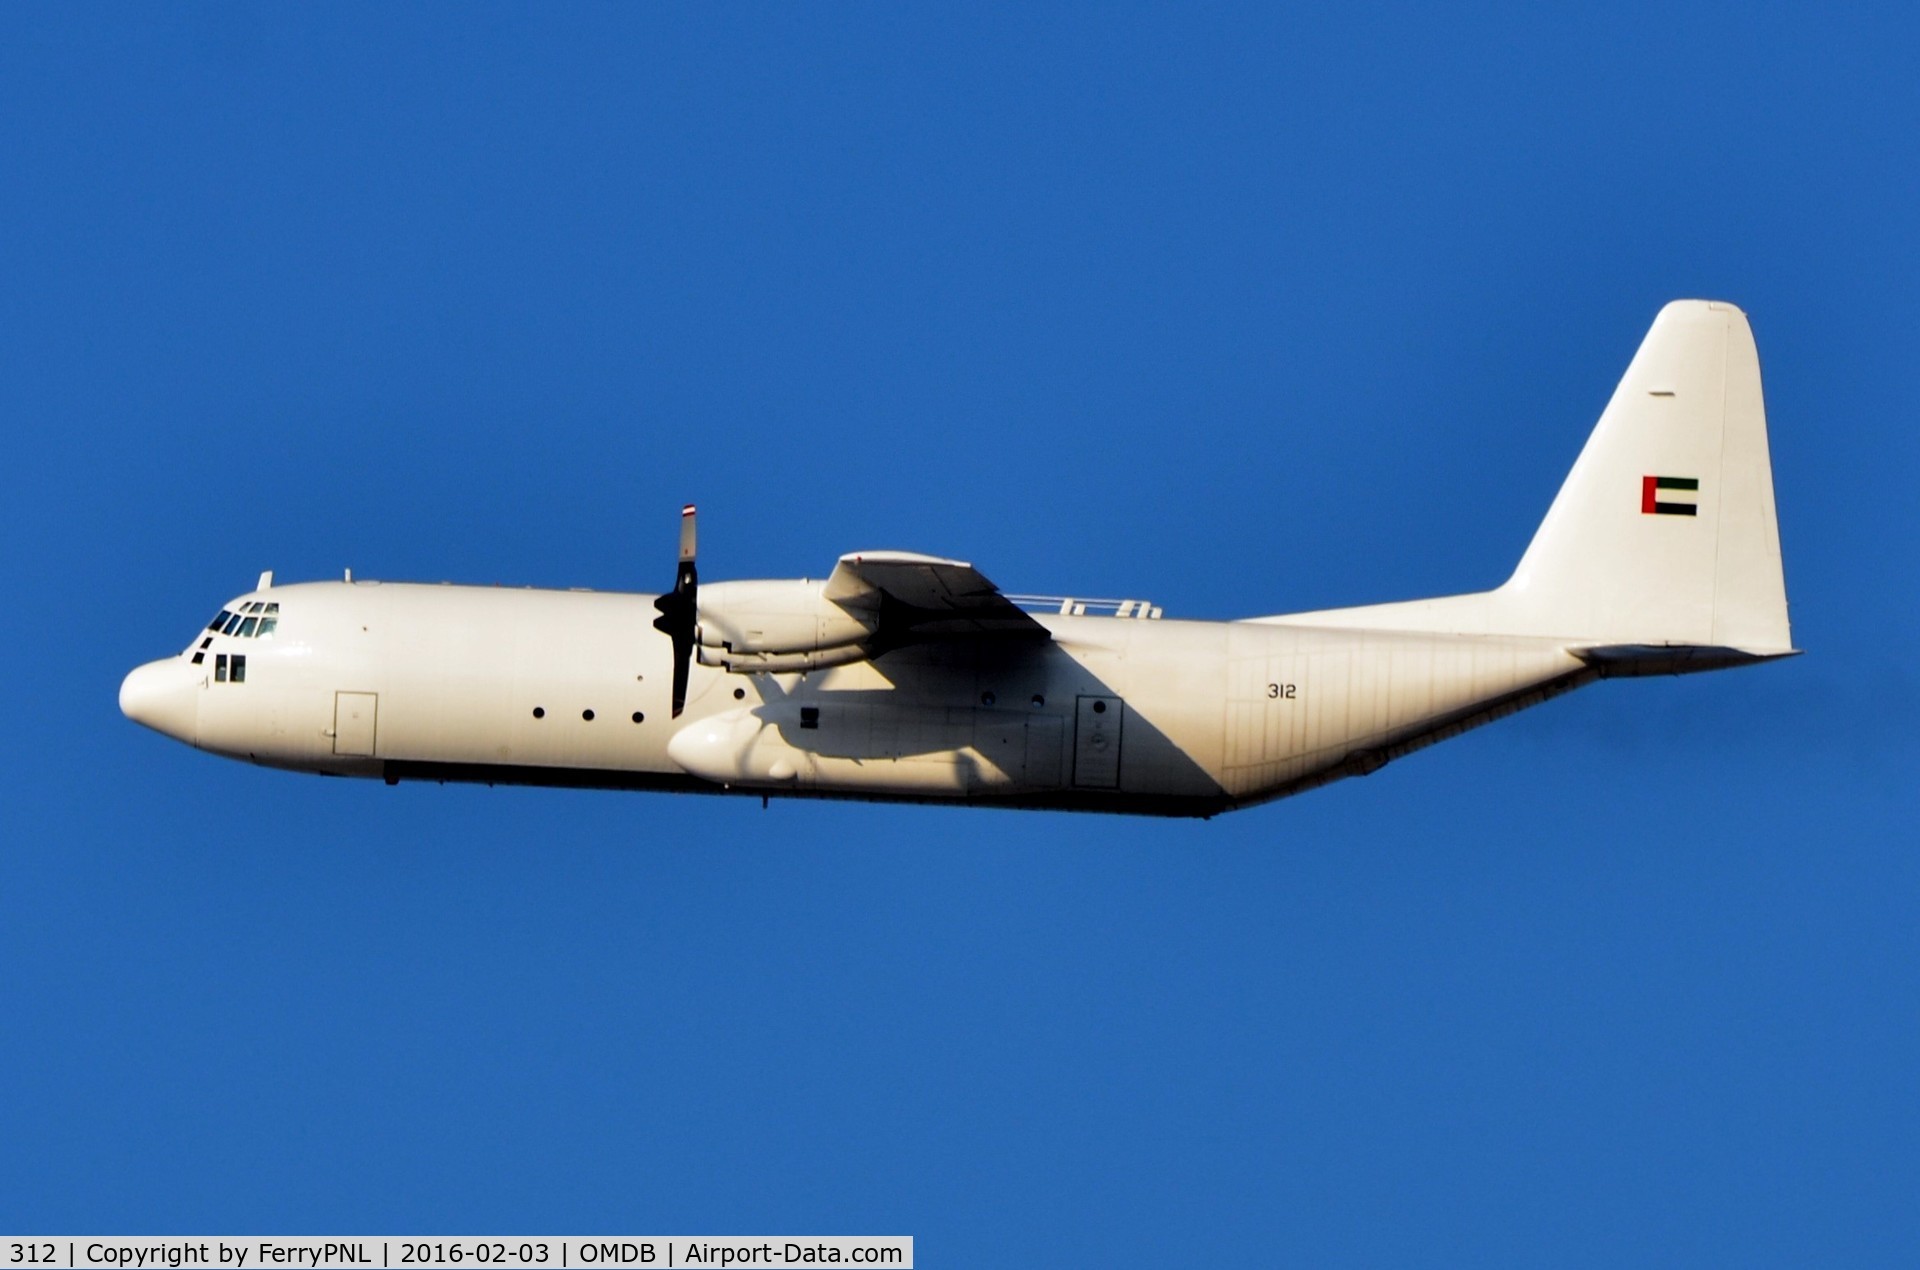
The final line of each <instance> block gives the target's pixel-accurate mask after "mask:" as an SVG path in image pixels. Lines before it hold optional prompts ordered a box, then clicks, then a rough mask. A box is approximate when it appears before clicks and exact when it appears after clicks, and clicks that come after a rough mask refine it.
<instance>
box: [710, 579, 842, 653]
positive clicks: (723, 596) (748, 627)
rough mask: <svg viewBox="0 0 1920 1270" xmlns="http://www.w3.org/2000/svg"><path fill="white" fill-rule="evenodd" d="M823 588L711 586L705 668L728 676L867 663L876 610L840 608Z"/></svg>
mask: <svg viewBox="0 0 1920 1270" xmlns="http://www.w3.org/2000/svg"><path fill="white" fill-rule="evenodd" d="M826 585H827V584H826V583H825V582H808V581H803V580H801V579H797V578H795V579H775V580H769V581H764V582H710V583H707V584H706V585H704V586H702V587H701V588H700V614H699V622H698V625H697V626H695V628H694V638H695V640H697V641H698V642H699V644H700V646H701V648H700V663H701V664H702V665H705V666H714V665H724V666H726V667H727V669H729V670H741V671H749V670H782V671H784V670H812V669H816V668H818V667H820V666H832V665H843V664H845V663H846V662H850V661H858V660H859V659H860V657H861V656H862V654H861V652H860V649H859V645H860V644H862V643H864V642H865V641H866V640H867V639H868V638H869V637H871V636H872V635H873V632H874V629H875V627H876V626H878V625H879V621H880V614H879V611H878V610H877V609H872V608H862V607H854V606H848V605H842V604H838V603H836V602H834V601H833V600H829V599H828V598H827V597H826V595H825V594H824V592H825V590H826Z"/></svg>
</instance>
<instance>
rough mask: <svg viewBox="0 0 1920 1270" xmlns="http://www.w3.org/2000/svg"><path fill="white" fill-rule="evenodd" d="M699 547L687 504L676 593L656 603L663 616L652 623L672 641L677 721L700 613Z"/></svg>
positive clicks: (683, 510) (682, 516) (683, 705)
mask: <svg viewBox="0 0 1920 1270" xmlns="http://www.w3.org/2000/svg"><path fill="white" fill-rule="evenodd" d="M697 545H698V540H697V535H696V530H695V528H694V507H693V504H692V503H688V504H687V505H686V506H685V507H682V508H681V509H680V567H679V569H678V570H677V571H676V572H675V573H674V577H673V590H672V591H669V592H668V593H667V594H665V595H663V596H660V597H659V598H657V599H655V600H654V602H653V607H654V608H656V609H658V610H660V616H659V617H656V618H654V619H653V629H655V630H656V631H659V632H661V633H662V634H664V635H666V636H667V637H668V638H669V639H671V640H672V641H673V717H674V718H676V719H677V718H679V717H680V712H681V711H682V710H684V709H685V708H686V705H687V671H688V667H689V666H690V665H691V663H692V661H693V625H694V619H695V617H696V615H697V614H698V613H699V611H700V571H699V569H698V568H696V567H695V565H694V555H695V552H696V549H697Z"/></svg>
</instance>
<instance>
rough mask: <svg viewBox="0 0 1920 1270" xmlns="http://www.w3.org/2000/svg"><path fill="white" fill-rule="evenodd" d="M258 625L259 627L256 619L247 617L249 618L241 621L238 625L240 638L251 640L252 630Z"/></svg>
mask: <svg viewBox="0 0 1920 1270" xmlns="http://www.w3.org/2000/svg"><path fill="white" fill-rule="evenodd" d="M258 625H260V619H259V618H257V617H249V618H245V619H243V620H242V621H241V623H240V630H239V632H238V634H239V636H240V638H241V639H252V638H253V629H254V627H256V626H258Z"/></svg>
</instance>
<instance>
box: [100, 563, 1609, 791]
mask: <svg viewBox="0 0 1920 1270" xmlns="http://www.w3.org/2000/svg"><path fill="white" fill-rule="evenodd" d="M653 598H654V597H652V596H650V595H640V594H622V593H613V592H591V591H543V590H521V589H508V588H499V587H468V586H452V585H438V586H434V585H416V584H402V583H377V582H357V583H349V582H326V583H303V584H297V585H291V586H282V587H272V588H270V589H266V590H261V591H257V592H254V593H252V594H250V595H247V596H243V597H241V598H240V599H238V600H236V601H234V602H233V603H232V604H229V605H228V609H229V610H231V611H235V612H240V611H243V610H245V609H247V608H249V607H250V606H252V605H255V604H261V605H264V604H265V603H272V604H275V605H276V606H277V614H276V616H277V623H276V627H275V629H274V631H273V633H272V635H271V636H269V637H265V638H262V637H259V636H257V635H256V636H254V637H250V638H249V637H243V636H241V635H239V634H232V635H228V634H220V633H216V632H211V631H210V632H203V633H202V635H200V636H198V637H196V638H195V640H194V642H193V645H192V646H191V647H189V648H188V649H187V650H185V651H184V652H183V653H181V654H180V656H178V657H176V658H171V659H168V660H165V661H161V662H153V663H149V664H148V665H146V666H142V667H140V668H138V669H137V670H135V671H134V672H133V674H132V675H130V676H129V677H128V679H127V683H126V685H125V687H124V688H123V689H122V705H123V708H125V709H126V710H127V713H128V714H129V715H131V716H132V717H134V718H136V719H137V720H139V721H140V722H143V723H146V724H148V725H149V726H152V727H155V728H156V729H158V730H160V731H163V732H166V733H167V734H169V735H172V736H175V737H177V738H178V739H180V740H183V741H186V742H188V743H190V744H193V745H196V746H198V747H199V748H201V749H204V750H208V751H211V752H213V753H217V754H223V755H226V756H229V757H233V758H242V759H247V760H249V761H252V762H256V763H260V764H265V765H269V766H274V767H284V768H291V769H295V770H302V771H312V772H321V773H328V774H334V775H345V776H370V777H384V778H385V779H387V780H388V781H398V780H412V779H425V780H473V781H488V782H498V783H524V784H556V785H587V786H603V787H614V788H639V789H679V790H702V791H708V792H720V791H731V792H736V793H749V794H793V795H801V796H808V795H811V796H816V797H853V798H882V799H905V800H923V801H935V800H937V801H952V800H962V801H970V802H974V803H978V804H982V805H1003V806H1022V807H1036V806H1039V807H1059V808H1068V809H1084V810H1104V811H1141V812H1153V813H1160V814H1173V815H1210V814H1213V813H1216V812H1219V811H1223V810H1227V809H1230V808H1232V807H1235V806H1241V805H1245V804H1248V803H1253V802H1259V801H1262V800H1264V799H1268V798H1273V797H1276V796H1279V795H1282V794H1286V793H1291V792H1294V791H1296V790H1298V789H1302V788H1306V787H1308V786H1310V785H1314V784H1318V783H1321V782H1323V781H1325V780H1329V779H1333V778H1336V777H1339V776H1343V775H1349V774H1358V773H1364V772H1367V771H1371V770H1373V768H1375V767H1377V766H1379V764H1380V763H1382V762H1384V761H1386V760H1387V759H1389V758H1391V757H1394V756H1395V755H1397V754H1399V753H1404V752H1405V751H1406V750H1408V749H1411V748H1415V747H1417V746H1419V745H1421V744H1425V743H1427V742H1429V741H1431V740H1435V739H1439V738H1440V737H1442V736H1446V735H1452V734H1453V732H1455V731H1458V730H1460V729H1462V728H1464V727H1468V726H1472V725H1473V724H1475V723H1477V722H1483V721H1485V720H1486V719H1488V718H1492V717H1497V716H1498V715H1499V714H1503V713H1506V712H1508V711H1510V710H1511V709H1515V708H1518V707H1520V706H1523V705H1527V704H1532V703H1533V702H1534V701H1537V700H1542V699H1544V698H1545V697H1546V696H1548V695H1552V694H1553V693H1554V692H1557V691H1562V690H1564V689H1566V688H1569V687H1573V686H1577V685H1578V684H1580V683H1583V682H1586V680H1587V679H1588V678H1591V677H1592V676H1593V674H1594V673H1595V672H1594V671H1592V670H1591V669H1589V667H1588V665H1587V663H1586V662H1584V661H1582V660H1581V659H1580V658H1579V657H1576V656H1575V655H1574V654H1573V653H1572V652H1571V651H1569V648H1568V646H1567V644H1566V643H1565V642H1563V641H1560V640H1554V639H1542V638H1520V637H1488V636H1485V635H1478V636H1472V637H1462V636H1455V635H1444V634H1420V633H1399V632H1392V631H1370V630H1352V629H1331V628H1319V627H1314V626H1303V625H1293V624H1285V623H1283V622H1279V621H1275V620H1265V621H1259V620H1256V621H1245V622H1182V621H1142V620H1133V619H1130V618H1115V617H1102V616H1090V617H1075V616H1066V615H1056V614H1044V615H1036V616H1037V617H1038V620H1039V621H1040V622H1041V623H1042V624H1043V625H1044V626H1045V627H1046V628H1047V630H1048V631H1049V632H1050V633H1051V635H1052V639H1051V641H1038V642H1023V643H1019V644H1017V645H1016V644H996V643H992V642H975V643H966V642H930V643H926V644H919V645H910V646H908V647H904V648H899V649H896V650H894V651H891V652H888V653H885V654H884V655H881V656H879V657H877V658H876V659H874V660H872V661H860V662H856V663H854V664H851V665H845V666H839V667H835V668H832V669H827V670H819V671H814V672H812V673H810V674H805V675H800V674H778V675H775V674H738V673H729V672H727V671H726V670H724V669H719V668H713V667H706V666H701V665H697V664H696V665H694V666H693V667H692V671H691V678H690V681H689V685H688V692H687V701H686V706H685V710H684V712H683V713H682V714H681V715H680V716H679V717H678V718H675V717H673V715H672V710H671V703H670V684H671V679H672V653H671V646H670V642H669V640H668V639H667V637H666V636H664V635H662V634H661V633H660V632H659V631H657V630H655V629H654V625H653V620H654V617H655V615H656V614H655V609H654V605H653ZM196 654H198V655H199V660H198V662H195V660H194V658H195V655H196ZM236 656H244V657H245V658H246V667H245V678H244V680H243V681H242V682H234V681H233V676H231V675H228V676H227V677H226V678H225V679H224V680H223V679H222V678H221V677H220V676H219V675H217V674H216V666H217V664H219V659H220V658H222V657H225V658H228V659H229V660H230V659H231V658H233V657H236Z"/></svg>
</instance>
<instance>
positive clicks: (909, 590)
mask: <svg viewBox="0 0 1920 1270" xmlns="http://www.w3.org/2000/svg"><path fill="white" fill-rule="evenodd" d="M825 596H826V598H827V599H829V600H832V601H834V602H835V603H836V604H841V605H844V606H846V607H848V608H868V609H876V608H877V609H878V610H879V625H878V628H877V629H876V630H875V632H874V636H873V655H875V656H878V655H879V653H881V652H883V651H885V650H886V649H889V648H896V647H899V646H900V645H902V644H908V643H916V642H921V641H925V640H939V639H958V640H969V639H1014V640H1021V639H1031V640H1045V639H1049V638H1051V636H1050V634H1049V633H1048V631H1047V628H1046V627H1045V626H1042V625H1041V624H1040V623H1039V622H1038V621H1036V620H1035V619H1034V618H1033V616H1032V615H1031V614H1029V613H1028V612H1026V611H1025V610H1024V609H1021V608H1020V607H1018V606H1017V605H1015V604H1014V603H1013V601H1011V600H1009V599H1008V598H1007V597H1006V596H1004V595H1002V594H1001V593H1000V588H998V587H996V586H995V585H994V584H993V583H992V582H990V581H988V580H987V577H986V575H985V574H983V573H981V572H980V571H979V570H978V569H976V568H974V567H973V566H972V565H970V564H968V563H966V562H965V561H964V560H947V559H943V558H941V557H940V556H924V555H921V554H919V553H918V552H913V551H863V552H854V553H852V554H849V555H844V556H841V557H840V562H839V563H838V564H837V565H835V566H834V570H833V574H832V576H831V577H829V578H828V579H827V584H826V591H825Z"/></svg>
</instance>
